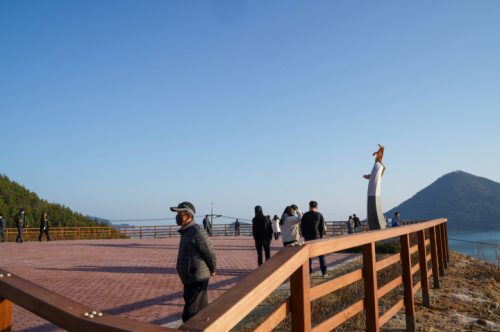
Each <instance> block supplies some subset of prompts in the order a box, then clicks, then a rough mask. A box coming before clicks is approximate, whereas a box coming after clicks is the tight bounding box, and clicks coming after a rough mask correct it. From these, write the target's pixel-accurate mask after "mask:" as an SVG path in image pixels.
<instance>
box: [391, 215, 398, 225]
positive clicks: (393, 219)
mask: <svg viewBox="0 0 500 332" xmlns="http://www.w3.org/2000/svg"><path fill="white" fill-rule="evenodd" d="M391 226H392V227H399V226H400V225H399V212H396V213H395V214H394V218H392V225H391Z"/></svg>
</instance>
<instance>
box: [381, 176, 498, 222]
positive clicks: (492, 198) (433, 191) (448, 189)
mask: <svg viewBox="0 0 500 332" xmlns="http://www.w3.org/2000/svg"><path fill="white" fill-rule="evenodd" d="M395 212H399V213H400V215H401V219H403V220H422V219H435V218H447V219H448V221H449V223H448V225H449V229H450V230H475V231H495V230H500V183H498V182H495V181H492V180H489V179H487V178H484V177H480V176H476V175H473V174H470V173H466V172H463V171H454V172H451V173H448V174H445V175H443V176H441V177H440V178H438V179H437V180H436V181H434V182H433V183H431V184H430V185H429V186H427V187H425V188H424V189H422V190H420V191H419V192H417V193H416V194H415V195H413V196H412V197H411V198H409V199H407V200H406V201H404V202H403V203H401V204H399V205H398V206H396V207H394V208H393V209H391V210H389V211H387V212H386V213H385V215H386V217H387V218H392V217H393V216H394V213H395Z"/></svg>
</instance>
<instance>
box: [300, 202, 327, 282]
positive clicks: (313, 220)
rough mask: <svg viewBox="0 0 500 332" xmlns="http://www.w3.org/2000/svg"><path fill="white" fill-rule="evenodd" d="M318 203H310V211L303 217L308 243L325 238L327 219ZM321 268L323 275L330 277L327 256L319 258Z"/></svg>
mask: <svg viewBox="0 0 500 332" xmlns="http://www.w3.org/2000/svg"><path fill="white" fill-rule="evenodd" d="M317 210H318V202H316V201H310V202H309V211H308V212H306V213H304V216H302V222H301V223H300V228H301V230H302V235H303V236H304V239H305V240H306V241H312V240H318V239H322V238H323V237H324V236H325V230H326V227H325V219H324V218H323V215H322V214H321V213H319V212H318V211H317ZM318 259H319V266H320V268H321V275H322V276H323V277H328V273H327V271H326V261H325V256H323V255H321V256H318ZM309 274H312V258H309Z"/></svg>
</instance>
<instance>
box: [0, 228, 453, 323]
mask: <svg viewBox="0 0 500 332" xmlns="http://www.w3.org/2000/svg"><path fill="white" fill-rule="evenodd" d="M413 234H415V235H416V236H417V238H418V244H416V245H414V246H410V235H413ZM394 237H399V240H400V243H401V253H399V254H396V255H393V256H390V257H388V258H385V259H383V260H380V261H376V256H375V242H378V241H382V240H386V239H389V238H394ZM357 246H362V247H363V268H361V269H358V270H356V271H353V272H350V273H348V274H346V275H343V276H341V277H338V278H335V279H333V280H330V281H327V282H325V283H323V284H320V285H317V286H314V287H312V288H311V287H310V280H309V262H308V261H309V258H311V257H316V256H320V255H325V254H328V253H333V252H338V251H341V250H345V249H349V248H352V247H357ZM427 246H430V254H428V251H427V248H426V247H427ZM448 250H449V249H448V231H447V223H446V219H438V220H432V221H425V222H419V223H417V224H414V225H409V226H404V227H397V228H389V229H386V230H378V231H372V232H364V233H359V234H349V235H342V236H338V237H335V238H333V239H332V238H330V239H327V238H325V239H322V240H315V241H309V242H307V243H306V244H304V245H297V246H287V247H286V248H284V249H282V250H281V251H280V252H278V253H277V254H276V255H274V256H273V257H272V258H271V259H270V260H268V261H266V263H265V264H263V265H262V266H260V267H259V268H257V269H256V270H254V271H253V272H251V273H250V274H249V275H248V276H247V277H245V278H244V279H243V280H242V281H240V282H239V283H237V284H236V285H235V286H233V287H232V288H231V289H230V290H229V291H227V292H225V293H224V294H222V295H221V296H220V297H219V298H218V299H217V300H215V301H214V302H213V303H212V304H210V305H209V306H208V307H206V308H205V309H203V310H202V311H200V312H199V313H198V314H197V315H196V316H194V317H193V318H191V319H190V320H189V321H187V322H186V323H185V324H183V325H182V326H181V327H180V329H181V330H184V331H192V332H194V331H204V332H222V331H229V330H230V329H231V328H233V327H234V326H235V325H236V324H237V323H238V322H239V321H241V320H242V319H243V318H244V317H245V316H246V315H248V314H249V313H250V312H251V311H252V310H253V309H254V308H255V307H256V306H257V305H259V304H260V303H261V302H262V301H263V300H264V299H265V298H266V297H267V296H268V295H270V294H271V293H272V292H273V291H274V290H275V289H276V288H277V287H279V286H280V285H281V284H282V283H283V282H284V281H285V280H287V279H288V278H290V297H289V298H288V299H287V300H286V301H284V303H283V304H281V306H279V307H278V308H277V309H276V310H275V311H274V312H273V313H272V314H270V315H269V316H268V317H267V318H266V319H265V320H264V321H263V322H262V323H261V324H260V325H259V326H258V327H257V328H256V329H254V331H261V332H264V331H271V330H272V329H273V328H274V327H276V326H277V325H278V324H279V323H280V322H281V321H282V320H283V319H284V318H285V317H286V316H287V315H288V314H291V323H292V331H294V332H297V331H300V332H304V331H314V332H319V331H330V330H332V329H334V328H336V327H337V326H339V325H341V324H342V323H344V322H345V321H346V320H347V319H349V318H350V317H352V316H354V315H356V314H358V313H360V312H361V311H363V310H365V314H366V331H368V332H372V331H379V328H380V326H382V325H383V324H385V323H386V322H387V321H388V320H389V319H390V318H391V317H392V316H393V315H394V314H396V313H397V312H398V311H399V310H400V309H402V308H403V307H404V308H405V313H406V317H407V320H406V321H407V331H415V303H414V296H415V293H416V292H417V291H418V290H419V289H420V288H421V289H422V296H423V303H424V305H425V306H426V307H430V305H431V304H430V296H429V280H428V279H429V278H430V277H431V276H432V277H433V280H434V283H433V285H434V288H439V287H440V286H439V278H440V277H441V276H444V270H445V269H446V268H447V263H448V261H449V251H448ZM417 252H418V253H419V262H418V263H417V264H415V265H413V266H412V264H411V256H412V254H414V253H417ZM400 261H401V262H402V267H403V274H402V276H400V277H397V278H395V279H394V280H393V281H391V282H389V283H387V284H386V285H384V286H383V287H380V288H379V287H378V286H377V272H378V271H380V270H382V269H384V268H387V267H389V266H391V265H392V264H394V263H397V262H400ZM429 261H431V262H432V269H431V270H428V269H427V263H428V262H429ZM417 271H420V274H421V281H419V282H418V283H416V284H414V283H413V275H414V274H415V273H416V272H417ZM362 279H363V280H364V290H365V297H364V299H362V300H360V301H358V302H356V303H354V304H353V305H351V306H350V307H348V308H346V309H344V310H343V311H342V312H340V313H337V314H335V315H334V316H332V317H331V318H328V319H326V320H325V321H323V322H321V323H320V324H318V325H316V326H314V327H312V326H311V301H313V300H315V299H318V298H320V297H322V296H325V295H327V294H329V293H331V292H334V291H336V290H338V289H340V288H343V287H345V286H347V285H349V284H351V283H353V282H356V281H359V280H362ZM400 284H404V298H403V299H402V300H400V301H399V302H397V303H396V305H394V306H393V307H392V308H391V309H389V310H388V311H387V312H386V313H385V314H383V315H381V316H380V315H379V304H378V301H379V299H380V298H381V297H382V296H383V295H385V294H387V293H388V292H389V291H391V290H393V289H394V288H396V287H397V286H399V285H400ZM13 303H15V304H17V305H19V306H21V307H23V308H24V309H26V310H28V311H31V312H32V313H34V314H36V315H38V316H39V317H41V318H43V319H45V320H47V321H49V322H51V323H53V324H55V325H57V326H59V327H61V328H63V329H66V330H68V331H82V332H83V331H95V332H100V331H103V332H104V331H108V332H118V331H144V332H149V331H151V332H153V331H155V332H156V331H175V330H172V329H169V328H166V327H161V326H157V325H153V324H148V323H142V322H138V321H134V320H129V319H126V318H121V317H116V316H110V315H107V314H102V313H99V312H94V310H95V308H92V307H89V306H86V305H83V304H81V303H78V302H76V301H73V300H71V299H68V298H66V297H64V296H61V295H59V294H57V293H55V292H52V291H50V290H48V289H45V288H43V287H41V286H38V285H36V284H34V283H32V282H29V281H27V280H25V279H23V278H21V277H19V276H16V275H13V274H12V275H11V273H9V271H6V270H3V269H0V332H10V331H11V327H12V306H13Z"/></svg>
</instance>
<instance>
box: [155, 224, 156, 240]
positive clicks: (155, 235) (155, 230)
mask: <svg viewBox="0 0 500 332" xmlns="http://www.w3.org/2000/svg"><path fill="white" fill-rule="evenodd" d="M155 239H156V226H155Z"/></svg>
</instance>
